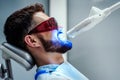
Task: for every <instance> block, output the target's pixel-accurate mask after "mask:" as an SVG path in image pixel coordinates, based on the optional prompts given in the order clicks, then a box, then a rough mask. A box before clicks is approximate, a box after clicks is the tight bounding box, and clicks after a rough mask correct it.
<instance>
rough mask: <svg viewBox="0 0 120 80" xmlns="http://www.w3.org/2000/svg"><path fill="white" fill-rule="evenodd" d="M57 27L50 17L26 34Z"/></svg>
mask: <svg viewBox="0 0 120 80" xmlns="http://www.w3.org/2000/svg"><path fill="white" fill-rule="evenodd" d="M55 29H58V25H57V22H56V21H55V19H54V18H50V19H48V20H46V21H44V22H42V23H40V24H39V25H37V26H36V27H35V28H33V29H32V30H31V31H30V32H29V33H28V34H31V33H38V32H46V31H51V30H55Z"/></svg>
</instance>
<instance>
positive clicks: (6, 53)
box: [0, 42, 35, 80]
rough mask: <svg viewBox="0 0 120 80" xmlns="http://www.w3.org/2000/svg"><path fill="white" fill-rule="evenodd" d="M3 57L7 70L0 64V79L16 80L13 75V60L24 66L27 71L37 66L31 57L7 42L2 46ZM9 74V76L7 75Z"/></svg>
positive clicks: (0, 47)
mask: <svg viewBox="0 0 120 80" xmlns="http://www.w3.org/2000/svg"><path fill="white" fill-rule="evenodd" d="M0 49H1V51H2V57H3V59H4V60H5V65H6V68H4V65H3V64H0V78H2V79H4V80H14V79H13V74H12V66H11V59H12V60H14V61H16V62H17V63H19V64H20V65H21V66H23V67H24V68H25V69H26V70H27V71H28V70H30V69H32V68H33V66H34V65H35V63H34V60H33V58H32V57H31V55H30V54H29V53H27V52H25V51H23V50H21V49H19V48H17V47H15V46H13V45H11V44H9V43H7V42H4V43H2V44H1V46H0ZM6 74H7V75H6Z"/></svg>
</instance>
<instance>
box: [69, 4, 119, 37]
mask: <svg viewBox="0 0 120 80" xmlns="http://www.w3.org/2000/svg"><path fill="white" fill-rule="evenodd" d="M119 8H120V2H118V3H116V4H114V5H112V6H110V7H108V8H106V9H103V10H100V9H99V8H97V7H94V6H93V7H92V8H91V10H90V14H89V17H87V18H86V19H84V20H83V21H81V22H80V23H78V24H77V25H75V26H74V27H73V28H71V29H70V30H68V31H67V36H68V37H69V38H75V37H76V36H77V35H79V34H81V33H83V32H86V31H88V30H90V29H92V28H93V27H95V25H97V24H98V23H100V22H101V21H103V20H104V19H105V18H106V17H108V16H109V15H110V14H111V13H112V12H114V11H115V10H117V9H119Z"/></svg>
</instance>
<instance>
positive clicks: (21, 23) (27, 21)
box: [4, 3, 44, 50]
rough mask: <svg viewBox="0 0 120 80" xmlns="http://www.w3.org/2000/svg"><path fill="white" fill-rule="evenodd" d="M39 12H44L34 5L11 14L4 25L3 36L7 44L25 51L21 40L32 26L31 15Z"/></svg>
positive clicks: (41, 7)
mask: <svg viewBox="0 0 120 80" xmlns="http://www.w3.org/2000/svg"><path fill="white" fill-rule="evenodd" d="M39 11H42V12H44V9H43V5H42V4H40V3H36V4H33V5H30V6H27V7H25V8H22V9H20V10H18V11H16V12H14V13H13V14H11V15H10V16H9V17H8V18H7V20H6V23H5V25H4V34H5V37H6V40H7V42H8V43H10V44H12V45H14V46H16V47H19V48H21V49H23V50H27V49H26V44H25V43H24V40H23V39H24V37H25V35H27V33H28V30H29V28H30V27H31V26H32V22H33V21H32V20H33V19H32V17H33V14H34V13H35V12H39Z"/></svg>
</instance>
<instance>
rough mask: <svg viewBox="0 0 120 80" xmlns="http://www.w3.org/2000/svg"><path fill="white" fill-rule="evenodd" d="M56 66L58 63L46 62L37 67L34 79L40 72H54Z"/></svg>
mask: <svg viewBox="0 0 120 80" xmlns="http://www.w3.org/2000/svg"><path fill="white" fill-rule="evenodd" d="M58 66H59V65H58V64H48V65H44V66H40V67H39V68H38V69H37V73H36V75H35V80H37V78H38V76H39V75H41V74H45V73H51V72H54V71H55V70H56V68H57V67H58Z"/></svg>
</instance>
